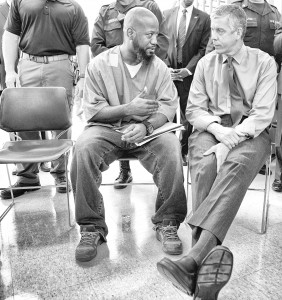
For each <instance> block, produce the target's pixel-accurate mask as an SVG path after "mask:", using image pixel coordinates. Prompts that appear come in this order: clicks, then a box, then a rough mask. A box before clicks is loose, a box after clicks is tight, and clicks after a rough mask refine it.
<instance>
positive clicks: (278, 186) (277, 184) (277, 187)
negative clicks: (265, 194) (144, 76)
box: [272, 179, 282, 193]
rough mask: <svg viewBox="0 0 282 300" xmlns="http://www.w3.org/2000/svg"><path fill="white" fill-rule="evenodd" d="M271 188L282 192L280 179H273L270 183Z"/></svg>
mask: <svg viewBox="0 0 282 300" xmlns="http://www.w3.org/2000/svg"><path fill="white" fill-rule="evenodd" d="M272 189H273V191H275V192H278V193H281V192H282V182H281V180H280V179H274V181H273V183H272Z"/></svg>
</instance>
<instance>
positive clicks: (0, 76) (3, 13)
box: [0, 0, 11, 93]
mask: <svg viewBox="0 0 282 300" xmlns="http://www.w3.org/2000/svg"><path fill="white" fill-rule="evenodd" d="M10 4H11V0H7V1H5V2H3V3H1V4H0V91H1V93H2V91H3V90H4V89H5V88H6V83H5V78H6V73H5V65H4V58H3V51H2V37H3V33H4V26H5V23H6V20H7V16H8V13H9V9H10Z"/></svg>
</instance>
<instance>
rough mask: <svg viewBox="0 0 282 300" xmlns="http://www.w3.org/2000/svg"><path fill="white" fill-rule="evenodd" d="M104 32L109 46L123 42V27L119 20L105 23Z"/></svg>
mask: <svg viewBox="0 0 282 300" xmlns="http://www.w3.org/2000/svg"><path fill="white" fill-rule="evenodd" d="M104 33H105V38H106V47H107V48H110V47H113V46H116V45H120V44H122V27H121V24H120V22H119V21H114V22H111V23H108V24H105V26H104Z"/></svg>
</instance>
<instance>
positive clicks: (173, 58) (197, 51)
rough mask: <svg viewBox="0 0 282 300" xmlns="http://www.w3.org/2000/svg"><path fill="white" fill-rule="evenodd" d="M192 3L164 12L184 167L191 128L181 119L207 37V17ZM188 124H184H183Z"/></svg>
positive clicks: (169, 64) (208, 19) (183, 115)
mask: <svg viewBox="0 0 282 300" xmlns="http://www.w3.org/2000/svg"><path fill="white" fill-rule="evenodd" d="M193 2H194V0H181V1H180V5H178V6H176V7H173V8H171V9H168V10H166V11H164V16H165V22H166V25H167V31H168V33H169V40H170V44H169V49H168V66H169V67H170V68H171V76H172V79H173V81H174V84H175V86H176V88H177V92H178V96H179V98H180V109H181V115H182V123H183V124H185V123H186V125H185V130H183V131H182V137H181V146H182V158H183V164H184V165H187V162H186V156H187V153H188V137H189V135H190V134H191V132H192V126H191V125H190V124H189V123H188V122H187V120H186V118H185V111H186V105H187V100H188V94H189V90H190V86H191V83H192V80H193V74H194V72H195V69H196V65H197V63H198V61H199V59H201V58H202V57H203V56H204V55H205V51H206V46H207V43H208V40H209V37H210V16H209V15H208V14H207V13H205V12H203V11H201V10H199V9H197V8H195V7H193ZM187 123H188V124H187Z"/></svg>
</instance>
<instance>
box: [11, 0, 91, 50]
mask: <svg viewBox="0 0 282 300" xmlns="http://www.w3.org/2000/svg"><path fill="white" fill-rule="evenodd" d="M6 30H7V31H9V32H11V33H13V34H16V35H18V36H20V44H19V47H20V49H21V51H23V52H25V53H27V54H31V55H38V56H44V55H59V54H69V55H75V53H76V46H79V45H89V31H88V21H87V18H86V17H85V14H84V12H83V10H82V8H81V7H80V5H79V4H78V3H77V2H75V1H74V0H57V1H56V0H50V1H42V0H15V1H12V4H11V9H10V13H9V15H8V20H7V24H6Z"/></svg>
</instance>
